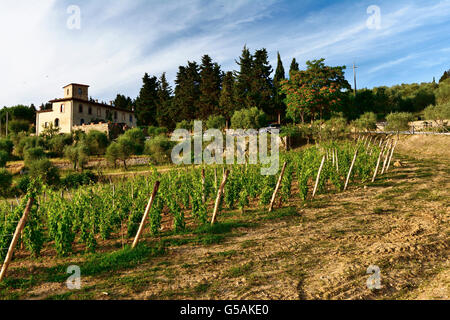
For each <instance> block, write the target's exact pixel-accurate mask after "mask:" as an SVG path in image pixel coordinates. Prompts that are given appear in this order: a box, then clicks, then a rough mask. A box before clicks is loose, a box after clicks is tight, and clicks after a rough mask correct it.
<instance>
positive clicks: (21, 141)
mask: <svg viewBox="0 0 450 320" xmlns="http://www.w3.org/2000/svg"><path fill="white" fill-rule="evenodd" d="M44 146H45V143H44V139H42V138H41V137H36V136H20V135H18V141H17V144H16V148H15V151H16V153H17V155H18V156H19V157H22V158H23V157H24V154H25V150H27V149H29V148H36V147H44Z"/></svg>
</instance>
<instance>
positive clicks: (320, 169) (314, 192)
mask: <svg viewBox="0 0 450 320" xmlns="http://www.w3.org/2000/svg"><path fill="white" fill-rule="evenodd" d="M324 163H325V156H323V158H322V163H321V164H320V168H319V172H318V173H317V178H316V184H315V185H314V191H313V195H312V196H313V198H314V197H315V196H316V192H317V187H318V186H319V180H320V174H321V173H322V169H323V165H324Z"/></svg>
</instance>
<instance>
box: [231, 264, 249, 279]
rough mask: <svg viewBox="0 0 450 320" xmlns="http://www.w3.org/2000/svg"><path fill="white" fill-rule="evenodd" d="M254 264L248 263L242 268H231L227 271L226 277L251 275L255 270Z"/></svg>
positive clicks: (241, 266)
mask: <svg viewBox="0 0 450 320" xmlns="http://www.w3.org/2000/svg"><path fill="white" fill-rule="evenodd" d="M253 267H254V263H253V262H248V263H245V264H243V265H240V266H235V267H231V268H230V269H228V270H227V272H226V275H227V276H228V277H230V278H237V277H241V276H243V275H246V274H248V273H250V272H251V271H252V270H253Z"/></svg>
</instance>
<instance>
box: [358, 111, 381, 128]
mask: <svg viewBox="0 0 450 320" xmlns="http://www.w3.org/2000/svg"><path fill="white" fill-rule="evenodd" d="M352 124H353V126H354V127H355V128H357V129H358V130H361V131H370V130H376V129H377V115H376V114H375V113H373V112H366V113H364V114H363V115H361V116H360V117H359V119H356V120H355V121H353V123H352Z"/></svg>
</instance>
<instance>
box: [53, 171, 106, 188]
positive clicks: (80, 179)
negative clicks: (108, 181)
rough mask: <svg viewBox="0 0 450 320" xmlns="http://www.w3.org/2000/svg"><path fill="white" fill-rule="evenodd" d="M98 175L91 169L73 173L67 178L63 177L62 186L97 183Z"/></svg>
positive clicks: (74, 186) (72, 186)
mask: <svg viewBox="0 0 450 320" xmlns="http://www.w3.org/2000/svg"><path fill="white" fill-rule="evenodd" d="M97 181H98V177H97V176H96V175H95V174H94V173H92V172H91V171H85V172H82V173H71V174H68V175H67V176H66V177H65V178H63V179H61V186H63V187H65V188H76V187H79V186H82V185H88V184H91V183H96V182H97Z"/></svg>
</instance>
